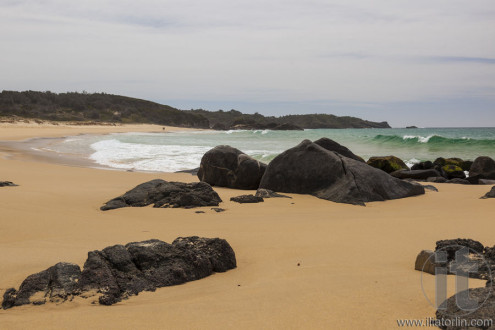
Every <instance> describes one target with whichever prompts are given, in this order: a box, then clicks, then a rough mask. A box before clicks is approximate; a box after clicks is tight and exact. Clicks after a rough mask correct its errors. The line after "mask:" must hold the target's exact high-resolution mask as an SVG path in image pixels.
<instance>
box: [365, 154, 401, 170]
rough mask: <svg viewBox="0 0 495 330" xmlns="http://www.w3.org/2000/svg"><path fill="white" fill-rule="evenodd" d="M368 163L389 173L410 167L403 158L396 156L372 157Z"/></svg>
mask: <svg viewBox="0 0 495 330" xmlns="http://www.w3.org/2000/svg"><path fill="white" fill-rule="evenodd" d="M367 164H368V165H370V166H373V167H374V168H378V169H380V170H382V171H384V172H387V173H392V172H395V171H399V170H408V169H409V167H407V165H406V164H405V163H404V161H402V159H400V158H399V157H395V156H384V157H371V158H370V159H368V162H367Z"/></svg>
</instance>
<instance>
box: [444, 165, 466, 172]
mask: <svg viewBox="0 0 495 330" xmlns="http://www.w3.org/2000/svg"><path fill="white" fill-rule="evenodd" d="M442 170H443V171H444V172H445V173H453V172H461V171H462V167H460V166H456V165H445V166H442Z"/></svg>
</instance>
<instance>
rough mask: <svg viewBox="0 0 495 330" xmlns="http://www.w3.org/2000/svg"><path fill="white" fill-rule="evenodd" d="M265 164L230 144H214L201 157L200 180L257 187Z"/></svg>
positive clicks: (216, 184) (248, 187)
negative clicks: (213, 146) (214, 145)
mask: <svg viewBox="0 0 495 330" xmlns="http://www.w3.org/2000/svg"><path fill="white" fill-rule="evenodd" d="M265 169H266V164H263V163H261V162H259V161H257V160H256V159H254V158H251V157H249V156H248V155H246V154H244V153H243V152H242V151H240V150H238V149H236V148H232V147H231V146H225V145H223V146H216V147H215V148H213V149H211V150H209V151H208V152H206V153H205V154H204V155H203V158H201V165H200V168H199V172H198V178H199V180H200V181H204V182H207V183H209V184H211V185H212V186H220V187H228V188H235V189H258V186H259V183H260V180H261V177H262V176H263V173H264V172H265Z"/></svg>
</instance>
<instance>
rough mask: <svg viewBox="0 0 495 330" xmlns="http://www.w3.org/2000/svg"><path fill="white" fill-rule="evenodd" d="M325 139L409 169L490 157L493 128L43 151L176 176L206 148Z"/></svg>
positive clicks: (280, 135)
mask: <svg viewBox="0 0 495 330" xmlns="http://www.w3.org/2000/svg"><path fill="white" fill-rule="evenodd" d="M322 137H327V138H330V139H332V140H334V141H336V142H338V143H340V144H342V145H344V146H346V147H348V148H349V149H350V150H352V151H353V152H354V153H355V154H357V155H359V156H361V157H363V158H364V159H365V160H367V159H368V158H369V157H372V156H386V155H394V156H397V157H399V158H401V159H403V160H404V161H405V162H406V164H408V165H412V164H413V163H415V162H418V161H424V160H431V161H433V160H435V159H436V158H437V157H444V158H447V157H459V158H462V159H464V160H468V159H469V160H474V159H475V158H476V157H478V156H490V157H492V158H495V128H415V129H405V128H394V129H306V130H304V131H271V130H254V131H244V130H236V131H209V130H205V131H182V132H180V131H179V132H166V131H165V132H163V133H162V132H160V133H117V134H110V135H82V136H77V137H68V138H66V139H64V140H63V141H61V142H60V143H56V144H53V145H51V146H49V147H47V149H50V150H51V151H55V152H60V153H66V154H73V155H77V156H80V157H86V158H89V159H91V160H92V161H93V162H94V163H95V164H98V165H104V166H108V167H112V168H117V169H126V170H129V169H132V170H137V171H160V172H175V171H179V170H185V169H192V168H196V167H198V166H199V164H200V161H201V157H202V156H203V154H204V153H205V152H207V151H208V150H210V149H211V148H213V147H215V146H217V145H222V144H228V145H230V146H232V147H235V148H238V149H240V150H241V151H243V152H244V153H246V154H248V155H250V156H252V157H254V158H255V159H258V160H260V161H263V162H266V163H268V162H270V161H271V160H272V159H273V158H275V156H277V155H278V154H280V153H281V152H283V151H284V150H287V149H289V148H291V147H293V146H295V145H297V144H298V143H300V142H301V141H302V140H304V139H309V140H311V141H314V140H317V139H319V138H322Z"/></svg>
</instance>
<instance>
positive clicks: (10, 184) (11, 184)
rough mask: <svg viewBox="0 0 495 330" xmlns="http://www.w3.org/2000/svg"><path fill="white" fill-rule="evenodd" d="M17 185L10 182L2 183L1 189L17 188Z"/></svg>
mask: <svg viewBox="0 0 495 330" xmlns="http://www.w3.org/2000/svg"><path fill="white" fill-rule="evenodd" d="M16 186H17V185H16V184H15V183H13V182H10V181H0V187H16Z"/></svg>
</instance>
